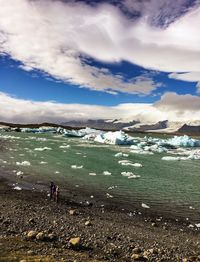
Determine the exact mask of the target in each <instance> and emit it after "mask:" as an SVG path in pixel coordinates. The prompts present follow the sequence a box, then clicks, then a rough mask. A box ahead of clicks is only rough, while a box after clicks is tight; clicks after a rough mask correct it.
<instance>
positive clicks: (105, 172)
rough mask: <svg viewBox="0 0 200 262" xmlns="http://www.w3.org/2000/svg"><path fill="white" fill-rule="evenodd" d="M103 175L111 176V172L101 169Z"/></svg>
mask: <svg viewBox="0 0 200 262" xmlns="http://www.w3.org/2000/svg"><path fill="white" fill-rule="evenodd" d="M103 175H104V176H111V175H112V173H111V172H109V171H103Z"/></svg>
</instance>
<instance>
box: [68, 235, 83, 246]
mask: <svg viewBox="0 0 200 262" xmlns="http://www.w3.org/2000/svg"><path fill="white" fill-rule="evenodd" d="M80 242H81V238H80V237H73V238H70V240H69V244H70V246H71V247H73V248H77V247H79V246H80Z"/></svg>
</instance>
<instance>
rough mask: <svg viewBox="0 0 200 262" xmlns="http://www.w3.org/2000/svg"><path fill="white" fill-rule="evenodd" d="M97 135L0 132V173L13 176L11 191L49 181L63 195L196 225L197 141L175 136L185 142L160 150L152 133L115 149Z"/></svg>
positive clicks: (199, 191) (199, 200)
mask: <svg viewBox="0 0 200 262" xmlns="http://www.w3.org/2000/svg"><path fill="white" fill-rule="evenodd" d="M99 135H100V137H101V139H104V138H105V135H103V136H102V135H101V134H99V133H98V132H97V134H96V135H95V137H94V136H93V139H92V140H91V134H87V136H88V137H86V138H85V139H82V138H72V137H70V136H63V135H59V134H49V133H44V134H33V133H26V132H21V133H18V132H11V133H6V132H1V133H0V139H2V140H6V141H7V145H6V147H7V149H6V150H5V151H3V152H1V153H0V164H1V169H3V170H5V171H9V172H10V173H12V174H13V175H14V176H15V177H16V181H17V184H15V185H14V186H15V187H19V188H20V184H21V183H22V182H23V181H28V182H32V183H35V182H36V181H38V182H39V181H40V183H49V181H51V180H53V181H55V182H56V183H58V184H59V185H60V188H61V192H63V193H64V191H65V190H67V189H69V188H70V190H72V191H73V188H74V190H76V192H77V190H78V191H79V192H80V194H83V193H85V194H86V196H87V198H88V199H90V200H91V201H93V200H95V198H97V199H101V200H102V202H105V203H106V202H107V201H109V202H110V203H113V204H115V205H118V206H119V207H120V208H124V207H127V208H128V209H129V210H130V211H132V212H134V211H135V210H137V211H138V212H143V211H144V212H145V210H146V209H148V210H150V211H151V212H155V213H157V214H158V215H159V214H160V215H167V216H168V215H169V216H174V217H177V218H179V217H181V218H183V219H189V220H190V221H193V222H194V223H199V214H200V171H199V170H200V160H199V158H198V156H199V150H200V147H199V145H198V143H197V144H195V148H194V147H191V145H192V144H188V139H187V138H186V137H185V138H182V139H181V138H180V137H178V138H176V141H179V142H180V143H182V142H183V141H185V143H186V144H179V146H180V145H182V146H183V147H177V148H173V146H174V145H175V144H174V141H175V139H174V138H172V137H171V138H169V139H171V141H172V143H171V146H172V147H171V148H170V149H169V148H168V149H167V151H166V150H163V141H162V143H161V142H160V141H161V139H162V140H166V136H161V137H160V138H159V139H158V138H157V136H156V135H154V137H148V136H147V137H146V138H145V135H141V136H139V137H137V138H136V137H134V141H136V140H137V143H130V141H129V137H128V138H127V139H126V138H125V139H126V140H127V141H128V142H127V145H115V144H114V143H108V144H105V143H102V142H101V141H97V140H98V139H97V140H96V142H95V141H93V140H94V139H95V138H96V136H99ZM108 137H109V138H110V137H111V136H110V135H109V136H108ZM108 137H106V139H108ZM99 139H100V138H99ZM138 139H139V140H140V141H139V142H138ZM107 141H108V140H107ZM155 141H158V143H157V142H156V145H155V143H154V142H155ZM189 141H190V140H189ZM191 141H192V143H193V142H196V141H198V140H194V141H193V140H191ZM147 142H148V143H147ZM130 144H132V145H130ZM139 144H140V146H138V145H139ZM147 144H148V145H147ZM188 146H189V147H188ZM193 146H194V145H193ZM166 160H168V161H166ZM172 160H173V161H172ZM177 160H178V161H177ZM179 160H180V161H179ZM181 160H184V161H181ZM22 177H23V178H22Z"/></svg>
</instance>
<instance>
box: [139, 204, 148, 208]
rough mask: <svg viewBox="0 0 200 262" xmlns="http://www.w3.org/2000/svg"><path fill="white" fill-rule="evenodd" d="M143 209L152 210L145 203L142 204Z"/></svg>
mask: <svg viewBox="0 0 200 262" xmlns="http://www.w3.org/2000/svg"><path fill="white" fill-rule="evenodd" d="M141 206H142V207H143V208H150V206H148V205H146V204H145V203H142V205H141Z"/></svg>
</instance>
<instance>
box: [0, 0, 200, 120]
mask: <svg viewBox="0 0 200 262" xmlns="http://www.w3.org/2000/svg"><path fill="white" fill-rule="evenodd" d="M0 6H1V8H0V121H6V122H16V123H39V122H47V121H48V122H55V123H60V122H64V121H68V120H72V119H73V120H86V119H131V120H139V121H141V122H158V121H162V120H169V121H182V122H183V121H184V122H191V121H196V120H200V34H199V28H200V1H199V0H176V1H174V0H110V1H105V0H104V1H103V0H101V1H94V0H85V1H84V0H82V1H75V0H71V1H70V0H45V1H43V0H9V1H7V0H0Z"/></svg>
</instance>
